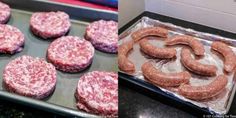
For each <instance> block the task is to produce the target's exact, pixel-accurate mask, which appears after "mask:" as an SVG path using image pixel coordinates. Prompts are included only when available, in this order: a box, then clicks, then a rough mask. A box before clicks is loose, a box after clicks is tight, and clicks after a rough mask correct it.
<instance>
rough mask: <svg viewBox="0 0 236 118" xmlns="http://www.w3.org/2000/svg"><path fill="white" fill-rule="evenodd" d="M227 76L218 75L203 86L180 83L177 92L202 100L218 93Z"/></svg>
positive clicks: (224, 84)
mask: <svg viewBox="0 0 236 118" xmlns="http://www.w3.org/2000/svg"><path fill="white" fill-rule="evenodd" d="M227 82H228V80H227V77H226V76H225V75H219V76H218V77H217V78H216V79H215V80H214V81H213V82H211V83H210V84H208V85H204V86H191V85H187V84H184V85H181V86H180V87H179V93H180V94H181V95H183V96H184V97H186V98H189V99H192V100H203V99H208V98H211V97H214V96H216V95H218V94H219V93H220V92H221V91H222V90H223V89H224V88H225V86H226V85H227Z"/></svg>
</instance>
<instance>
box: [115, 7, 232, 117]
mask: <svg viewBox="0 0 236 118" xmlns="http://www.w3.org/2000/svg"><path fill="white" fill-rule="evenodd" d="M145 16H146V17H149V18H152V19H156V20H159V21H162V22H169V23H172V24H174V25H177V26H182V27H184V28H191V29H194V30H196V31H200V32H206V33H211V34H217V35H221V36H224V37H228V38H235V37H236V34H234V33H230V32H226V31H222V30H219V29H215V28H210V27H207V26H203V25H199V24H196V23H192V22H188V21H184V20H180V19H176V18H172V17H168V16H164V15H160V14H156V13H152V12H148V11H145V12H143V13H142V14H140V15H139V16H137V17H136V18H134V19H133V20H131V21H130V22H129V23H127V24H126V25H124V26H123V27H121V28H120V29H119V34H121V33H122V32H124V31H125V30H127V29H128V28H130V27H131V26H132V25H133V24H135V23H136V22H137V21H139V20H140V19H141V18H142V17H145ZM118 74H119V84H120V85H122V86H127V87H129V88H133V89H134V90H136V91H139V92H140V93H143V94H145V95H147V93H148V94H153V95H147V96H150V97H154V99H158V100H160V101H162V102H164V103H166V104H169V105H171V106H174V107H177V108H180V109H182V110H184V111H187V112H190V113H191V114H194V115H197V116H200V117H202V116H203V115H206V114H211V115H212V114H213V115H218V114H214V113H213V112H211V111H209V110H208V109H206V108H201V107H198V106H196V105H194V104H192V103H188V102H185V101H183V100H181V99H179V98H177V97H175V96H174V95H171V94H167V93H166V92H163V91H162V90H161V89H159V88H158V87H155V86H154V85H152V84H149V83H147V82H145V81H143V80H140V79H138V78H135V77H134V76H131V75H128V74H125V73H123V72H120V71H119V72H118ZM235 100H236V97H234V100H233V101H235ZM166 101H171V102H166ZM127 105H128V104H127ZM180 106H181V107H180ZM231 108H232V107H231ZM193 112H194V113H193Z"/></svg>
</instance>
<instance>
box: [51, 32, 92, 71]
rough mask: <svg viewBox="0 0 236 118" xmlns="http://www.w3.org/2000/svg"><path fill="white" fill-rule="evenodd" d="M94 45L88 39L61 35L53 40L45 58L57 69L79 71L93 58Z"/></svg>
mask: <svg viewBox="0 0 236 118" xmlns="http://www.w3.org/2000/svg"><path fill="white" fill-rule="evenodd" d="M93 56H94V47H93V46H92V44H91V43H90V42H89V41H86V40H84V39H81V38H79V37H76V36H63V37H61V38H58V39H56V40H55V41H53V42H52V43H51V44H50V45H49V47H48V50H47V58H48V60H49V62H51V63H52V64H53V65H54V66H55V67H56V68H57V69H58V70H61V71H64V72H79V71H82V70H84V69H85V68H87V67H88V66H89V65H90V64H91V63H92V60H93Z"/></svg>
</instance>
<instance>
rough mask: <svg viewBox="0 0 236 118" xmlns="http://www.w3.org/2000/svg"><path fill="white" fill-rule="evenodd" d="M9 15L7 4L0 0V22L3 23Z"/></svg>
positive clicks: (9, 10)
mask: <svg viewBox="0 0 236 118" xmlns="http://www.w3.org/2000/svg"><path fill="white" fill-rule="evenodd" d="M10 16H11V9H10V7H9V6H8V5H6V4H4V3H2V2H0V24H5V23H6V22H7V21H8V20H9V18H10Z"/></svg>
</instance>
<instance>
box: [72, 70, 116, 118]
mask: <svg viewBox="0 0 236 118" xmlns="http://www.w3.org/2000/svg"><path fill="white" fill-rule="evenodd" d="M75 96H76V99H77V107H78V108H79V109H82V110H85V111H87V112H90V113H95V114H99V115H106V116H107V115H109V116H110V115H111V116H116V115H117V112H118V75H117V73H114V72H104V71H93V72H89V73H87V74H84V75H83V76H82V77H81V78H80V79H79V82H78V85H77V90H76V93H75Z"/></svg>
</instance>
